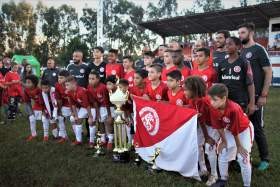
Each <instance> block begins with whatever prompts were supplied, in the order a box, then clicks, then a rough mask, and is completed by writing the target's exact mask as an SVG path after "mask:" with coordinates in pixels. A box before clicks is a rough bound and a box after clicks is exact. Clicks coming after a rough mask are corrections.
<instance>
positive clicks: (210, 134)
mask: <svg viewBox="0 0 280 187" xmlns="http://www.w3.org/2000/svg"><path fill="white" fill-rule="evenodd" d="M184 89H185V94H186V97H187V98H188V99H189V107H190V108H193V109H195V110H197V112H198V129H197V132H198V146H199V166H200V175H201V176H206V175H208V171H207V168H206V165H205V158H204V150H203V147H204V143H206V144H205V153H206V154H207V155H208V160H209V163H210V168H211V175H210V176H208V180H207V182H206V185H207V186H211V185H212V184H214V183H215V182H216V181H217V179H218V174H217V154H216V146H215V145H216V143H217V141H218V139H219V134H218V132H217V130H215V129H213V127H212V126H211V122H210V116H209V107H210V101H209V98H208V97H207V96H206V85H205V82H204V80H203V79H202V78H201V77H199V76H190V77H188V78H187V79H186V80H185V83H184Z"/></svg>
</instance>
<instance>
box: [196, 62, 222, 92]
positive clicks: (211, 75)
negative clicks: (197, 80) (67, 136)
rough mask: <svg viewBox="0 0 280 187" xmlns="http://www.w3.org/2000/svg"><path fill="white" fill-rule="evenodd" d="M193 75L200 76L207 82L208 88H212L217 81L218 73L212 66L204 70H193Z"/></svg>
mask: <svg viewBox="0 0 280 187" xmlns="http://www.w3.org/2000/svg"><path fill="white" fill-rule="evenodd" d="M191 75H197V76H200V77H201V78H202V79H203V80H204V81H205V84H206V86H207V88H210V87H211V86H212V84H213V83H215V82H216V81H217V73H216V71H215V69H214V68H212V67H210V66H208V67H207V68H206V69H203V70H199V69H193V70H192V71H191Z"/></svg>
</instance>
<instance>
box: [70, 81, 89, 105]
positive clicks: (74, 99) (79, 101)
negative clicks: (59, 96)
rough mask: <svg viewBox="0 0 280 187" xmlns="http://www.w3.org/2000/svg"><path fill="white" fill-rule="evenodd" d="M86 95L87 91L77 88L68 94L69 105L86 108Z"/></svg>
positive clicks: (87, 101) (87, 103) (87, 102)
mask: <svg viewBox="0 0 280 187" xmlns="http://www.w3.org/2000/svg"><path fill="white" fill-rule="evenodd" d="M87 94H88V92H87V89H85V88H83V87H80V86H78V87H77V89H76V90H75V91H71V92H68V96H69V103H70V105H71V106H73V105H75V106H76V107H78V108H81V107H83V108H87V107H88V106H89V100H88V95H87Z"/></svg>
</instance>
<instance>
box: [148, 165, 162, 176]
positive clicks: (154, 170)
mask: <svg viewBox="0 0 280 187" xmlns="http://www.w3.org/2000/svg"><path fill="white" fill-rule="evenodd" d="M148 171H149V173H150V174H155V173H159V172H161V171H162V169H160V168H159V167H157V166H156V165H154V164H153V165H149V166H148Z"/></svg>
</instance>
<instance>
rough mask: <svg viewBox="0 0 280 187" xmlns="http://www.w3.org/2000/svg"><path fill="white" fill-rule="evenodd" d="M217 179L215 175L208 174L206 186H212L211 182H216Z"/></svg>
mask: <svg viewBox="0 0 280 187" xmlns="http://www.w3.org/2000/svg"><path fill="white" fill-rule="evenodd" d="M217 180H218V177H217V176H214V175H210V176H209V178H208V180H207V182H206V186H212V185H213V184H215V183H216V181H217Z"/></svg>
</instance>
